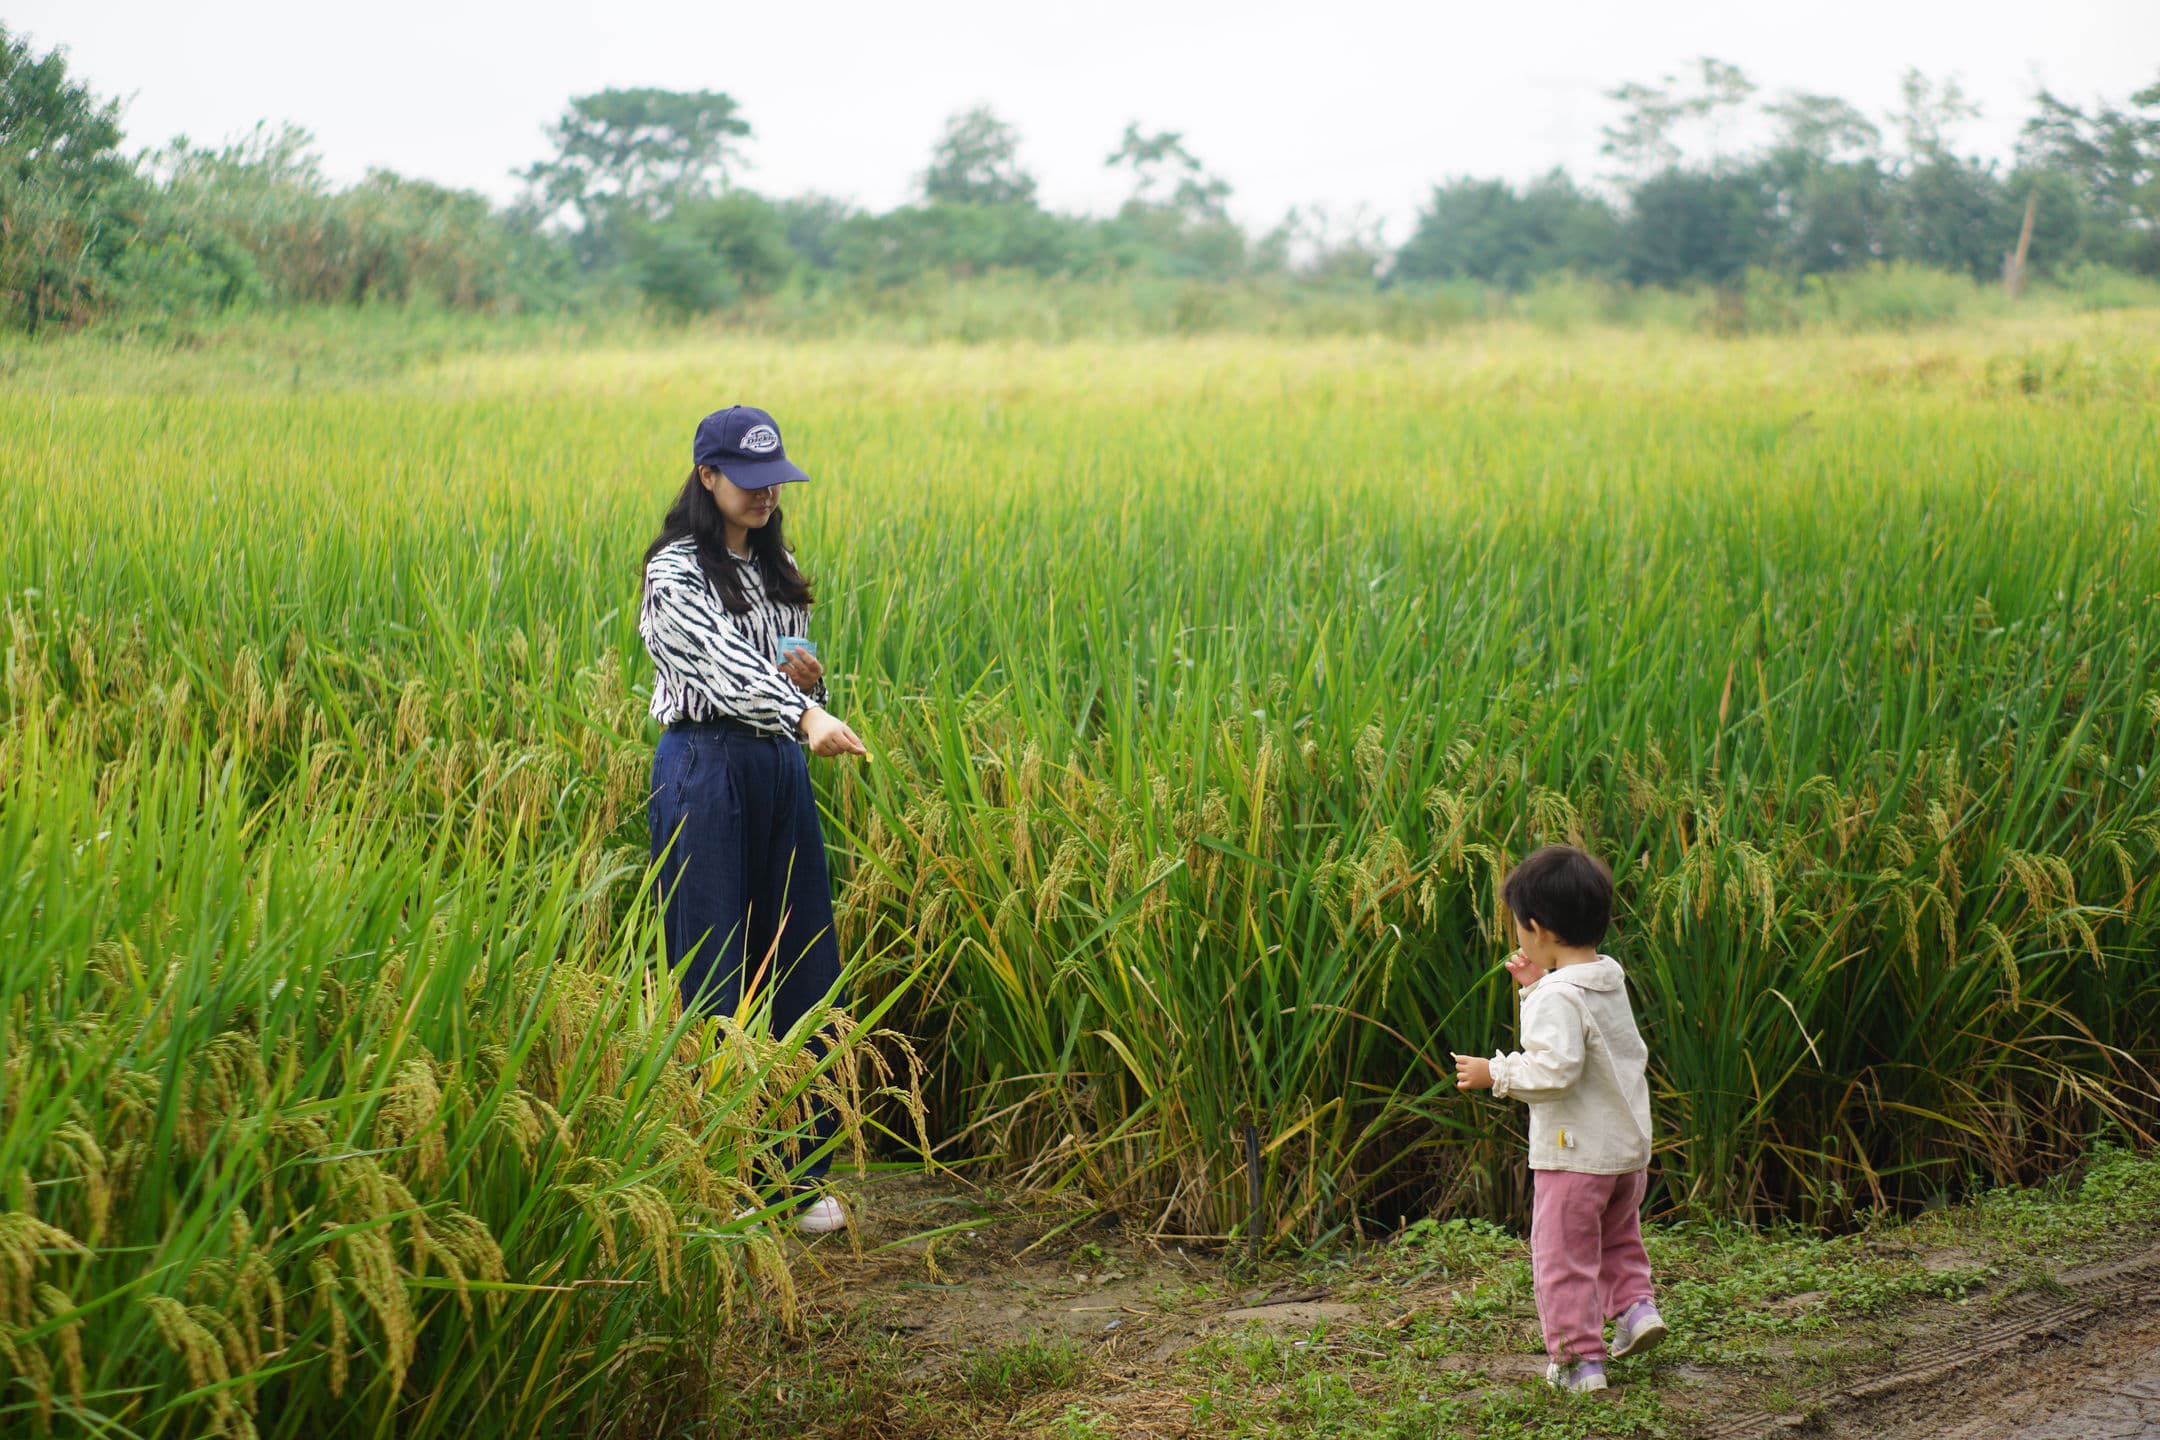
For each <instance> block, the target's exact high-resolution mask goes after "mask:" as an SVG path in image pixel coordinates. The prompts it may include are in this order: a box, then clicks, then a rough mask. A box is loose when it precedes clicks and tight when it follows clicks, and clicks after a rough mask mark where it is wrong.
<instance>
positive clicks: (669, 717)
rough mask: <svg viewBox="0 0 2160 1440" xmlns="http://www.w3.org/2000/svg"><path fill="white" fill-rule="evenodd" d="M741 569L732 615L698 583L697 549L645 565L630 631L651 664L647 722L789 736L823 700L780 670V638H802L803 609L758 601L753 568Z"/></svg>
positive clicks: (676, 550) (688, 546)
mask: <svg viewBox="0 0 2160 1440" xmlns="http://www.w3.org/2000/svg"><path fill="white" fill-rule="evenodd" d="M736 563H738V564H739V565H740V566H741V580H742V587H743V594H744V596H746V597H747V598H748V599H749V601H750V608H749V609H748V610H747V611H745V612H744V613H742V614H740V615H733V614H730V613H729V612H728V608H727V607H726V606H725V605H722V604H721V603H720V597H719V596H718V595H716V594H714V593H713V589H712V587H711V586H710V585H708V584H707V583H706V582H705V572H704V571H702V570H700V569H699V568H698V562H697V546H696V544H695V543H694V542H692V541H691V540H689V539H682V540H677V541H676V542H675V543H674V544H672V545H669V546H667V547H666V548H665V549H663V550H661V551H660V553H659V554H657V555H655V556H653V557H652V559H651V560H649V561H647V562H646V564H645V597H644V601H643V603H642V604H641V605H640V606H639V608H638V634H639V635H641V636H643V637H644V640H645V649H646V652H647V653H648V654H650V655H651V656H652V661H653V696H652V717H653V719H655V720H657V721H659V722H660V723H661V724H663V725H672V724H673V723H675V722H676V721H677V720H739V721H741V722H742V723H743V724H745V725H754V726H756V727H757V728H758V729H760V730H768V731H771V732H773V733H775V734H780V735H786V736H787V737H789V738H790V739H793V738H795V737H796V734H797V727H798V726H799V725H801V724H802V716H803V711H805V710H807V709H808V708H809V707H811V706H812V705H822V704H824V703H825V686H824V685H823V684H822V683H820V684H819V685H818V687H817V690H816V691H815V692H814V693H811V694H805V693H803V692H802V691H800V690H798V689H796V688H795V682H794V681H792V680H790V679H788V678H787V676H785V675H783V674H781V673H780V671H779V669H778V664H777V660H776V657H777V655H778V654H779V648H780V637H781V636H782V635H808V634H809V633H810V629H809V627H810V608H809V607H808V606H806V605H783V604H780V603H779V602H777V601H774V600H770V599H768V598H766V594H765V579H764V577H763V576H761V575H760V574H758V570H757V566H755V565H752V564H749V563H747V562H741V561H738V562H736Z"/></svg>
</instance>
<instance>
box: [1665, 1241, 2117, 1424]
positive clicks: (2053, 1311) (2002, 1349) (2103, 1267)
mask: <svg viewBox="0 0 2160 1440" xmlns="http://www.w3.org/2000/svg"><path fill="white" fill-rule="evenodd" d="M2154 1305H2160V1247H2156V1248H2153V1249H2148V1250H2145V1251H2143V1252H2141V1253H2139V1254H2137V1255H2134V1256H2131V1257H2129V1258H2126V1259H2121V1260H2115V1261H2110V1262H2107V1263H2103V1264H2099V1265H2090V1266H2086V1267H2083V1268H2081V1269H2077V1270H2071V1271H2067V1272H2065V1273H2064V1274H2062V1275H2060V1276H2057V1277H2055V1282H2054V1284H2052V1285H2049V1286H2046V1287H2045V1288H2043V1289H2036V1290H2033V1291H2029V1292H2026V1293H2024V1294H2017V1295H2012V1296H2009V1297H2007V1298H2006V1299H2004V1300H2003V1301H2001V1302H2000V1304H1999V1307H1998V1308H1997V1309H1996V1311H1995V1313H1994V1315H1993V1316H1992V1317H1991V1318H1990V1320H1989V1321H1988V1323H1986V1324H1984V1325H1982V1326H1980V1327H1979V1328H1977V1329H1975V1328H1972V1327H1970V1326H1958V1327H1946V1328H1945V1329H1944V1330H1942V1331H1939V1332H1937V1333H1935V1334H1933V1335H1927V1336H1922V1337H1920V1338H1918V1339H1916V1340H1914V1341H1913V1342H1911V1343H1910V1344H1907V1345H1904V1346H1901V1347H1900V1348H1899V1350H1898V1352H1897V1363H1896V1364H1895V1365H1894V1366H1893V1367H1892V1368H1891V1369H1890V1370H1888V1371H1887V1372H1885V1373H1883V1374H1881V1375H1877V1376H1873V1377H1871V1378H1869V1379H1866V1380H1861V1381H1856V1382H1854V1383H1852V1384H1849V1385H1839V1386H1833V1387H1830V1388H1827V1389H1823V1390H1818V1391H1815V1392H1813V1393H1811V1394H1809V1395H1808V1396H1806V1397H1804V1399H1803V1401H1802V1404H1801V1408H1800V1410H1799V1411H1798V1413H1793V1412H1785V1413H1779V1414H1773V1413H1771V1412H1770V1411H1768V1410H1752V1411H1747V1412H1744V1413H1742V1414H1738V1415H1728V1416H1725V1417H1724V1418H1722V1419H1720V1420H1719V1421H1718V1422H1717V1423H1716V1424H1714V1425H1712V1426H1710V1427H1709V1428H1707V1429H1705V1430H1702V1431H1700V1432H1698V1434H1699V1435H1700V1437H1701V1440H1756V1437H1759V1436H1777V1435H1787V1434H1792V1433H1794V1432H1797V1431H1801V1430H1806V1429H1809V1428H1811V1427H1814V1426H1816V1425H1818V1424H1820V1423H1821V1420H1822V1418H1823V1417H1824V1416H1825V1415H1830V1416H1835V1415H1836V1414H1837V1412H1839V1411H1842V1410H1847V1409H1856V1408H1862V1407H1865V1406H1867V1405H1870V1404H1872V1403H1874V1402H1877V1401H1880V1400H1885V1399H1887V1398H1889V1397H1891V1396H1893V1395H1897V1394H1899V1393H1901V1392H1903V1391H1906V1390H1911V1389H1915V1388H1917V1387H1919V1386H1923V1385H1931V1384H1933V1383H1935V1382H1936V1381H1938V1380H1941V1379H1943V1378H1945V1377H1947V1376H1950V1375H1953V1374H1956V1373H1957V1372H1959V1371H1962V1370H1969V1369H1971V1368H1972V1367H1973V1366H1976V1365H1981V1364H1985V1363H1986V1362H1988V1361H1991V1360H1994V1359H1996V1358H1998V1357H2000V1356H2002V1355H2005V1354H2007V1353H2010V1352H2012V1351H2016V1350H2019V1349H2022V1348H2023V1347H2024V1346H2026V1345H2027V1344H2030V1343H2031V1342H2033V1341H2036V1340H2058V1339H2059V1340H2071V1341H2074V1340H2076V1339H2077V1338H2078V1336H2079V1334H2080V1333H2082V1331H2083V1330H2084V1329H2085V1328H2086V1327H2087V1326H2089V1325H2091V1324H2092V1323H2093V1322H2094V1321H2096V1320H2099V1319H2101V1318H2102V1317H2104V1316H2107V1315H2109V1314H2111V1313H2114V1312H2119V1311H2122V1310H2125V1309H2128V1308H2131V1307H2138V1306H2154Z"/></svg>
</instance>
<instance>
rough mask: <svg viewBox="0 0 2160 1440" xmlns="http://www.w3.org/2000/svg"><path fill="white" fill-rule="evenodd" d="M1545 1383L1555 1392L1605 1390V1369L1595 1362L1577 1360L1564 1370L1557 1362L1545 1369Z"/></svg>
mask: <svg viewBox="0 0 2160 1440" xmlns="http://www.w3.org/2000/svg"><path fill="white" fill-rule="evenodd" d="M1545 1383H1546V1384H1548V1385H1550V1386H1552V1387H1553V1388H1554V1389H1555V1390H1573V1391H1578V1392H1579V1391H1584V1390H1603V1389H1604V1388H1605V1367H1604V1366H1603V1365H1601V1364H1599V1363H1598V1362H1597V1361H1595V1360H1577V1361H1576V1362H1575V1363H1574V1364H1572V1365H1569V1366H1568V1367H1567V1368H1565V1369H1562V1368H1561V1367H1560V1365H1559V1364H1558V1363H1557V1362H1555V1363H1553V1364H1550V1365H1547V1366H1546V1367H1545Z"/></svg>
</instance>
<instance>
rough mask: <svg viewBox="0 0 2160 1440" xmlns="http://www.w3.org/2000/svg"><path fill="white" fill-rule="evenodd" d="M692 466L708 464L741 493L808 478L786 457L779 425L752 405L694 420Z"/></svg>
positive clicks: (720, 411) (729, 409) (730, 407)
mask: <svg viewBox="0 0 2160 1440" xmlns="http://www.w3.org/2000/svg"><path fill="white" fill-rule="evenodd" d="M691 454H692V456H693V457H694V459H693V461H692V463H694V464H698V465H710V466H712V468H713V469H715V470H718V471H719V472H720V473H721V474H723V475H725V476H727V478H728V479H730V480H732V481H734V482H735V483H736V484H737V485H738V486H740V487H742V488H743V489H745V490H763V489H764V488H765V487H766V486H768V485H785V484H787V483H788V482H789V481H790V480H808V479H809V478H810V477H809V476H808V475H805V474H803V472H802V471H801V470H799V469H797V468H796V466H795V463H794V462H793V461H792V460H790V459H788V458H787V450H786V448H785V447H783V446H782V445H781V443H780V426H779V425H778V424H777V423H775V422H774V420H773V418H772V416H770V415H768V414H766V413H765V412H764V411H763V410H760V409H758V408H757V407H756V406H755V405H730V406H729V407H728V408H727V409H725V410H715V411H713V413H712V414H710V415H707V416H706V417H705V418H704V419H703V420H700V421H698V427H697V440H696V442H695V443H694V444H693V445H692V447H691Z"/></svg>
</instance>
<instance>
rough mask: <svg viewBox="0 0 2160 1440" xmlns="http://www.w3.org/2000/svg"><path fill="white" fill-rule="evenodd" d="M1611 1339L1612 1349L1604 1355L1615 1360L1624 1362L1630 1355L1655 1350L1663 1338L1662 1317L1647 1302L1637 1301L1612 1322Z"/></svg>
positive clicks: (1653, 1306)
mask: <svg viewBox="0 0 2160 1440" xmlns="http://www.w3.org/2000/svg"><path fill="white" fill-rule="evenodd" d="M1612 1338H1613V1343H1612V1348H1611V1349H1610V1350H1607V1351H1606V1352H1605V1353H1606V1354H1607V1355H1608V1356H1610V1357H1611V1358H1612V1359H1615V1360H1625V1359H1626V1358H1627V1357H1628V1356H1630V1355H1640V1354H1642V1353H1643V1352H1644V1351H1645V1350H1652V1349H1655V1348H1656V1347H1657V1343H1658V1342H1659V1341H1660V1340H1663V1339H1664V1338H1665V1320H1664V1317H1662V1316H1660V1315H1659V1314H1658V1313H1657V1306H1655V1305H1653V1304H1651V1303H1650V1302H1649V1301H1648V1300H1638V1301H1636V1302H1635V1303H1634V1304H1633V1305H1630V1306H1628V1308H1627V1309H1626V1310H1624V1311H1622V1312H1621V1314H1620V1318H1619V1319H1618V1320H1615V1321H1613V1337H1612Z"/></svg>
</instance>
